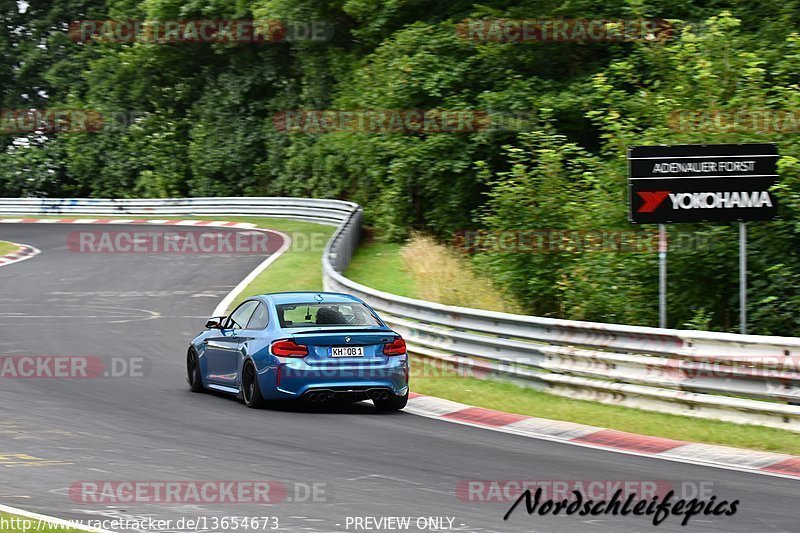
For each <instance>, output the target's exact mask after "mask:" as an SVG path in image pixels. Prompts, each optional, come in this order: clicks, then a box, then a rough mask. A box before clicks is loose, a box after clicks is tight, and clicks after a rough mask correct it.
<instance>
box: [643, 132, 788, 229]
mask: <svg viewBox="0 0 800 533" xmlns="http://www.w3.org/2000/svg"><path fill="white" fill-rule="evenodd" d="M777 160H778V152H777V147H776V145H774V144H721V145H681V146H636V147H632V148H629V150H628V174H629V178H628V179H629V181H628V188H629V193H630V194H629V201H630V205H629V213H630V220H631V222H634V223H645V224H646V223H650V224H652V223H657V224H665V223H670V222H701V221H712V222H730V221H737V220H739V221H745V220H770V219H773V218H775V217H776V216H777V202H776V200H775V197H774V196H773V195H772V192H771V191H770V188H771V187H772V186H773V185H775V183H776V182H777V179H778V175H777V173H776V163H777Z"/></svg>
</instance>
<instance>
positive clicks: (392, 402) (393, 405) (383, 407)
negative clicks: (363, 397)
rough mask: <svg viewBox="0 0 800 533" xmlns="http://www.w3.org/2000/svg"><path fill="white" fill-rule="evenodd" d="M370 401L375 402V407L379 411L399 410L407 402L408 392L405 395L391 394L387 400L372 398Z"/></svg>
mask: <svg viewBox="0 0 800 533" xmlns="http://www.w3.org/2000/svg"><path fill="white" fill-rule="evenodd" d="M372 403H374V404H375V409H377V410H378V411H381V412H387V411H399V410H401V409H403V408H404V407H405V406H406V404H407V403H408V392H406V394H405V396H392V397H391V398H389V399H388V400H372Z"/></svg>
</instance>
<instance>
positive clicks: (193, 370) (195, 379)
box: [186, 348, 205, 392]
mask: <svg viewBox="0 0 800 533" xmlns="http://www.w3.org/2000/svg"><path fill="white" fill-rule="evenodd" d="M186 374H187V379H188V381H189V390H191V391H192V392H203V391H204V390H205V389H204V388H203V380H202V379H201V378H200V363H199V362H198V359H197V352H196V351H195V349H194V348H189V352H188V353H187V354H186Z"/></svg>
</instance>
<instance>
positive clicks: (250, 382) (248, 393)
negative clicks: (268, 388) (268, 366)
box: [242, 361, 264, 409]
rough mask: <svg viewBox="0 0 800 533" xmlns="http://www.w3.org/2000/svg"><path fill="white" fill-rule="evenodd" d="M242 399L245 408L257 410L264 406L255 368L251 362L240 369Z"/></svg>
mask: <svg viewBox="0 0 800 533" xmlns="http://www.w3.org/2000/svg"><path fill="white" fill-rule="evenodd" d="M242 399H243V400H244V404H245V405H246V406H247V407H251V408H254V409H256V408H258V407H262V406H263V405H264V397H263V396H262V395H261V387H259V385H258V375H257V374H256V366H255V365H254V364H253V362H252V361H247V362H246V363H245V364H244V368H243V369H242Z"/></svg>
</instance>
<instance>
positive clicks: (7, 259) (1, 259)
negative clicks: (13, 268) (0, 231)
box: [0, 242, 42, 266]
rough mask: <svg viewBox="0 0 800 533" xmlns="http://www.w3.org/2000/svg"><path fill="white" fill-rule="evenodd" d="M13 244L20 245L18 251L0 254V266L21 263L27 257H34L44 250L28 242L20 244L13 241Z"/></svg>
mask: <svg viewBox="0 0 800 533" xmlns="http://www.w3.org/2000/svg"><path fill="white" fill-rule="evenodd" d="M11 244H13V245H16V246H19V249H18V250H17V251H16V252H12V253H10V254H6V255H0V266H6V265H10V264H13V263H19V262H20V261H25V260H26V259H30V258H31V257H34V256H36V255H39V254H40V253H42V251H41V250H39V249H38V248H35V247H33V246H30V245H27V244H19V243H16V242H12V243H11Z"/></svg>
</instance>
